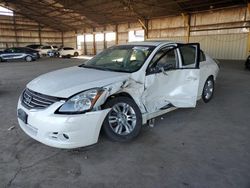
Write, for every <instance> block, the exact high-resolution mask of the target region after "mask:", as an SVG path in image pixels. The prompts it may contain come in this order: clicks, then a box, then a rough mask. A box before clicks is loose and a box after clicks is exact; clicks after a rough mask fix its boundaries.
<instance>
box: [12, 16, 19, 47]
mask: <svg viewBox="0 0 250 188" xmlns="http://www.w3.org/2000/svg"><path fill="white" fill-rule="evenodd" d="M13 24H14V32H15V41H16V46H19V42H18V38H17V29H16V15H15V13H14V15H13Z"/></svg>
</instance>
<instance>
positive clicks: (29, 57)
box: [25, 56, 33, 62]
mask: <svg viewBox="0 0 250 188" xmlns="http://www.w3.org/2000/svg"><path fill="white" fill-rule="evenodd" d="M32 60H33V59H32V57H31V56H26V57H25V61H26V62H31V61H32Z"/></svg>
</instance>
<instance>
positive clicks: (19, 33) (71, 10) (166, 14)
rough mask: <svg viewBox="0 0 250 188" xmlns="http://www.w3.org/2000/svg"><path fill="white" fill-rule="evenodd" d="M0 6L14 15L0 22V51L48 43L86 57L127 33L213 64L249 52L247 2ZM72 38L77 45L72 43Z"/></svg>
mask: <svg viewBox="0 0 250 188" xmlns="http://www.w3.org/2000/svg"><path fill="white" fill-rule="evenodd" d="M0 4H1V6H3V7H6V8H9V9H11V10H13V11H14V17H13V18H5V17H3V16H2V17H1V19H0V21H1V25H2V27H1V31H2V32H1V33H2V34H0V37H1V41H0V47H1V48H5V47H6V46H24V45H27V44H31V43H48V44H57V45H64V46H70V47H78V48H81V49H82V50H83V52H84V53H85V54H89V55H90V54H96V53H97V52H98V51H100V50H102V49H104V48H107V47H109V46H111V45H114V44H122V43H126V42H128V41H131V40H130V39H129V35H128V32H129V31H130V32H132V33H133V34H134V35H135V36H136V35H137V32H138V31H143V36H144V39H147V40H162V39H167V40H175V41H181V42H200V43H201V46H202V48H203V49H204V50H206V51H207V52H208V53H209V54H211V55H212V56H213V57H215V58H224V59H225V58H230V59H244V58H245V57H246V55H247V53H248V48H249V45H248V42H247V41H248V38H249V37H248V33H249V29H248V28H249V20H250V14H249V9H248V7H249V6H248V3H247V0H230V1H228V0H220V1H213V0H206V1H202V0H196V1H190V0H177V1H174V0H170V1H164V0H157V1H155V0H150V1H142V0H117V1H112V0H86V1H80V0H75V1H70V0H39V1H37V2H36V3H34V1H30V0H20V1H10V0H1V1H0ZM108 33H115V38H112V39H111V40H106V39H107V35H108ZM77 35H82V40H79V41H78V42H77V37H76V36H77ZM87 35H88V36H87ZM86 36H87V37H86ZM84 39H85V40H84ZM216 46H217V47H216ZM215 49H216V50H215Z"/></svg>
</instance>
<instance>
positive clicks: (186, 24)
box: [181, 13, 190, 43]
mask: <svg viewBox="0 0 250 188" xmlns="http://www.w3.org/2000/svg"><path fill="white" fill-rule="evenodd" d="M181 15H182V18H183V22H184V27H186V34H185V42H186V43H189V40H190V15H189V14H187V15H185V14H184V13H182V14H181Z"/></svg>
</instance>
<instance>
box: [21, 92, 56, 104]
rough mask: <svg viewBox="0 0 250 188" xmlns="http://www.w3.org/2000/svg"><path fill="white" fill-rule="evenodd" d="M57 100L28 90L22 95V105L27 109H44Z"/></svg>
mask: <svg viewBox="0 0 250 188" xmlns="http://www.w3.org/2000/svg"><path fill="white" fill-rule="evenodd" d="M59 100H60V99H59V98H57V97H52V96H48V95H43V94H40V93H37V92H34V91H32V90H29V89H25V90H24V92H23V94H22V104H23V105H24V106H25V107H27V108H28V109H44V108H47V107H48V106H50V105H51V104H53V103H55V102H57V101H59Z"/></svg>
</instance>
